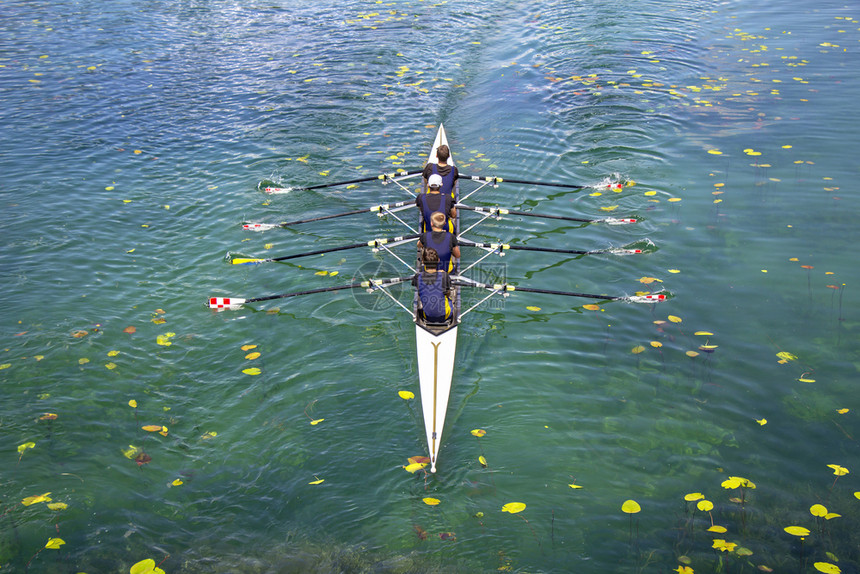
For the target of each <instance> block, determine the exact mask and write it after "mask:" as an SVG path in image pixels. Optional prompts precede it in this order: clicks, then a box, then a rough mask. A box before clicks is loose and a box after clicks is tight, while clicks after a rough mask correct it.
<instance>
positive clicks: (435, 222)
mask: <svg viewBox="0 0 860 574" xmlns="http://www.w3.org/2000/svg"><path fill="white" fill-rule="evenodd" d="M446 223H448V218H447V217H445V214H444V213H442V212H441V211H434V212H433V214H432V215H431V216H430V226H431V227H432V228H433V230H434V231H435V230H437V229H438V230H439V231H443V230H444V229H445V224H446Z"/></svg>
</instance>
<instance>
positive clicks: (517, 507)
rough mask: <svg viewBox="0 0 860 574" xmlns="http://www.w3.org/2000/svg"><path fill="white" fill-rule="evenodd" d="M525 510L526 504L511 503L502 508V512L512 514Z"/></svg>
mask: <svg viewBox="0 0 860 574" xmlns="http://www.w3.org/2000/svg"><path fill="white" fill-rule="evenodd" d="M525 509H526V505H525V503H524V502H509V503H507V504H506V505H504V506H502V512H509V513H511V514H516V513H517V512H522V511H523V510H525Z"/></svg>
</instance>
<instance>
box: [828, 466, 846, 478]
mask: <svg viewBox="0 0 860 574" xmlns="http://www.w3.org/2000/svg"><path fill="white" fill-rule="evenodd" d="M827 466H828V468H832V469H833V474H835V475H836V476H844V475H846V474H848V469H847V468H845V467H844V466H839V465H838V464H828V465H827Z"/></svg>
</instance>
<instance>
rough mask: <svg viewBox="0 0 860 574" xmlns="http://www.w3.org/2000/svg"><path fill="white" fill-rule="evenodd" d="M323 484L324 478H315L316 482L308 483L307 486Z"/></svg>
mask: <svg viewBox="0 0 860 574" xmlns="http://www.w3.org/2000/svg"><path fill="white" fill-rule="evenodd" d="M314 478H316V477H314ZM323 482H325V479H324V478H317V479H316V480H312V481H310V482H309V483H308V484H322V483H323Z"/></svg>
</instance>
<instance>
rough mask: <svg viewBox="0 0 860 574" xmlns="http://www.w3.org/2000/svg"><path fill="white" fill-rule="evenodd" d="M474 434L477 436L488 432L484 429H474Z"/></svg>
mask: <svg viewBox="0 0 860 574" xmlns="http://www.w3.org/2000/svg"><path fill="white" fill-rule="evenodd" d="M472 434H473V435H475V436H476V437H482V436H484V435H485V434H487V431H485V430H484V429H474V430H472Z"/></svg>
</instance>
